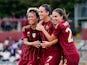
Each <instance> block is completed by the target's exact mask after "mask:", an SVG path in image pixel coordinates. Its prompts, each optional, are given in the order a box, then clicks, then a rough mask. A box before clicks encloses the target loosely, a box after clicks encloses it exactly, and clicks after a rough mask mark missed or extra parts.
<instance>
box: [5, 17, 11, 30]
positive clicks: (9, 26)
mask: <svg viewBox="0 0 87 65" xmlns="http://www.w3.org/2000/svg"><path fill="white" fill-rule="evenodd" d="M3 21H4V22H5V30H6V31H10V30H11V23H10V20H9V17H4V18H3Z"/></svg>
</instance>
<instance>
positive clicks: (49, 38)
mask: <svg viewBox="0 0 87 65" xmlns="http://www.w3.org/2000/svg"><path fill="white" fill-rule="evenodd" d="M36 29H37V30H39V31H42V32H43V33H44V35H45V36H46V38H47V39H48V41H52V40H54V39H56V36H54V35H50V34H49V33H48V32H47V31H46V30H45V29H44V27H43V25H37V27H36Z"/></svg>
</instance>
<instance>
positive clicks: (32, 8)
mask: <svg viewBox="0 0 87 65" xmlns="http://www.w3.org/2000/svg"><path fill="white" fill-rule="evenodd" d="M30 11H36V12H37V13H38V8H36V7H31V8H28V9H27V13H26V14H28V13H29V12H30Z"/></svg>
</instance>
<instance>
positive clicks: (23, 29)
mask: <svg viewBox="0 0 87 65" xmlns="http://www.w3.org/2000/svg"><path fill="white" fill-rule="evenodd" d="M28 28H30V25H27V26H23V28H22V31H25V29H28Z"/></svg>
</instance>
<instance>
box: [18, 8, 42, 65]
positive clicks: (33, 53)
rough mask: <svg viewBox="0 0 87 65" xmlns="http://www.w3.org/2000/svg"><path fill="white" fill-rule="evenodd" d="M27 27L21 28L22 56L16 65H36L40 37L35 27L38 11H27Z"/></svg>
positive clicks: (31, 9)
mask: <svg viewBox="0 0 87 65" xmlns="http://www.w3.org/2000/svg"><path fill="white" fill-rule="evenodd" d="M27 17H28V23H29V25H27V26H25V27H23V30H22V37H23V41H24V43H23V45H22V54H21V59H20V61H19V64H18V65H38V57H39V50H40V48H39V46H40V41H41V40H40V35H39V32H38V31H37V30H36V25H37V23H38V20H39V15H38V9H37V8H29V9H28V10H27Z"/></svg>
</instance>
